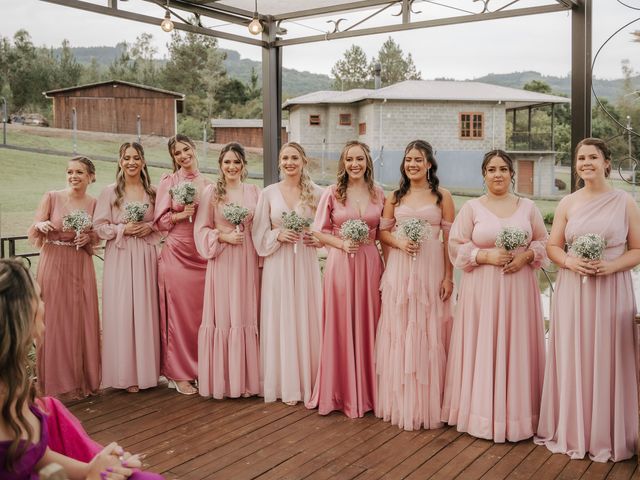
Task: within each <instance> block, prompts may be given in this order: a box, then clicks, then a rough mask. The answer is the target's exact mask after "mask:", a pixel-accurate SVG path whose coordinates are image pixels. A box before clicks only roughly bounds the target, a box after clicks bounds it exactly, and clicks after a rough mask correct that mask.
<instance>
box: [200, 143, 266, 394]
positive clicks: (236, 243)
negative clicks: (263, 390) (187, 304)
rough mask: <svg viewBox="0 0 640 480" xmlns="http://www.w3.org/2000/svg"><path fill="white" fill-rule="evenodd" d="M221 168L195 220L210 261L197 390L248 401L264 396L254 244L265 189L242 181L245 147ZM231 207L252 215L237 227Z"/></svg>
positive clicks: (232, 148) (228, 150)
mask: <svg viewBox="0 0 640 480" xmlns="http://www.w3.org/2000/svg"><path fill="white" fill-rule="evenodd" d="M218 164H219V166H220V173H219V174H218V181H217V183H216V184H215V185H209V186H207V188H206V189H205V190H204V193H203V195H202V201H201V204H200V210H199V212H198V215H197V216H196V220H195V222H196V223H195V232H194V234H195V240H196V247H197V249H198V252H200V255H202V257H204V258H206V259H207V260H208V262H207V270H206V283H205V289H204V310H203V313H202V317H201V320H202V325H201V326H200V330H199V332H198V379H199V380H198V388H199V390H200V395H202V396H205V397H209V396H211V397H213V398H223V397H240V396H243V397H248V396H251V395H258V394H260V364H259V362H260V353H259V351H258V349H259V340H258V299H259V289H260V279H259V273H258V254H257V253H256V250H255V248H254V247H253V242H252V240H251V222H252V220H253V212H254V210H255V208H256V203H257V201H258V195H259V194H260V189H259V188H258V187H257V186H256V185H252V184H248V183H244V182H243V180H244V179H245V178H247V174H248V171H247V159H246V155H245V152H244V148H242V145H240V144H238V143H229V144H228V145H225V147H224V148H223V149H222V150H221V151H220V157H219V159H218ZM232 203H233V204H236V205H239V206H242V207H245V208H246V209H248V210H249V215H248V216H247V217H246V218H245V219H244V221H243V222H242V224H240V225H238V228H236V226H235V225H233V224H231V223H229V221H228V220H227V219H225V217H224V215H223V209H224V207H225V205H226V204H232Z"/></svg>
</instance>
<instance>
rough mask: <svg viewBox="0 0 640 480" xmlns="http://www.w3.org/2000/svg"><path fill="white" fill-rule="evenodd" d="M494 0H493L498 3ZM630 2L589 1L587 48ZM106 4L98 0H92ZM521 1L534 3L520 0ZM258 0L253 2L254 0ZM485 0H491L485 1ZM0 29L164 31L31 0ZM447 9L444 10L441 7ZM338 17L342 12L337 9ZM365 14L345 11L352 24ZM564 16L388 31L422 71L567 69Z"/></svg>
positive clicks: (52, 41) (48, 35)
mask: <svg viewBox="0 0 640 480" xmlns="http://www.w3.org/2000/svg"><path fill="white" fill-rule="evenodd" d="M499 1H500V0H494V3H495V4H497V3H499ZM623 1H624V3H627V4H628V5H630V6H632V7H635V8H636V9H635V10H634V9H631V8H627V7H625V6H624V5H622V4H621V3H620V2H619V1H618V0H593V3H594V13H593V24H594V25H593V50H594V54H595V52H596V51H597V49H598V48H599V47H600V45H601V44H602V43H603V42H604V41H605V40H606V39H607V38H608V37H609V35H611V34H612V33H613V32H614V31H616V30H617V29H618V28H620V27H622V26H623V25H625V24H626V23H628V22H631V21H633V20H635V19H639V18H640V0H623ZM94 2H95V3H100V4H102V5H104V4H106V0H94ZM442 3H448V4H450V5H456V6H460V7H464V8H468V9H469V10H474V11H476V10H478V8H479V6H478V5H479V3H474V2H472V0H447V2H444V1H443V2H442ZM522 3H523V6H527V5H530V4H535V1H534V0H522ZM259 4H260V2H259V1H258V5H259ZM414 5H415V6H414V9H415V10H421V11H422V14H421V15H422V16H420V15H418V17H419V19H422V18H425V19H426V18H430V17H428V15H429V14H432V15H435V14H436V13H441V12H436V11H435V10H434V9H437V8H438V7H434V5H433V4H426V3H423V2H421V1H419V0H418V1H416V2H415V4H414ZM490 5H491V4H490ZM124 6H125V7H124V8H127V9H131V10H136V11H140V12H144V13H146V14H149V15H154V16H158V17H159V18H160V17H161V16H162V13H163V12H162V11H161V10H160V9H159V7H157V6H154V5H152V4H149V3H148V2H143V1H142V0H130V1H129V2H128V3H127V4H124ZM0 12H1V14H0V35H2V36H6V37H11V36H13V34H14V33H15V31H16V30H18V29H20V28H24V29H26V30H27V31H28V32H29V33H30V34H31V37H32V39H33V42H34V43H35V44H36V45H47V46H59V45H60V43H61V42H62V40H63V39H65V38H66V39H68V40H69V41H70V42H71V45H72V46H97V45H109V46H112V45H115V44H116V43H118V42H120V41H128V42H132V41H134V40H135V38H136V36H138V35H140V34H141V33H143V32H148V33H151V34H152V35H153V37H154V42H155V44H156V46H157V48H158V56H160V57H162V56H164V55H166V42H167V40H168V35H167V34H165V33H163V32H162V31H161V30H160V28H159V27H154V26H153V25H147V24H141V23H137V22H133V21H130V20H124V19H118V18H112V17H108V16H105V15H100V14H94V13H90V12H83V11H80V10H76V9H73V8H69V7H63V6H59V5H53V4H49V3H45V2H41V1H39V0H0ZM448 12H449V13H448V14H446V15H447V16H449V15H451V10H448ZM341 16H342V15H341ZM364 16H366V13H364V12H359V13H357V14H353V15H351V16H346V17H347V21H346V22H345V23H344V25H345V26H348V25H349V22H351V23H353V22H355V21H357V20H359V19H361V18H362V17H364ZM203 23H204V24H205V25H206V26H208V27H215V28H221V29H225V28H229V27H225V26H220V25H217V24H216V23H215V20H211V19H207V20H206V21H204V22H203ZM286 27H287V28H288V29H289V30H290V31H292V32H293V31H298V32H305V33H306V34H308V35H313V34H317V33H318V32H317V31H315V30H313V29H314V28H315V29H326V28H327V25H326V19H315V20H307V21H304V22H302V24H301V25H291V24H290V25H286ZM633 30H640V20H639V21H637V22H635V23H634V24H632V25H631V26H630V27H628V28H626V29H625V30H623V31H622V32H621V33H620V34H618V35H617V36H616V38H615V39H614V40H612V41H611V42H609V43H608V44H607V46H606V47H605V48H604V49H603V51H602V53H601V54H600V57H599V60H598V62H597V64H596V68H595V72H594V73H595V75H596V76H597V77H600V78H619V77H620V76H621V69H620V62H621V61H622V60H623V59H625V58H626V59H629V60H630V61H631V65H632V67H634V69H635V70H636V71H640V43H633V42H631V41H630V40H631V38H632V37H631V35H630V32H632V31H633ZM570 33H571V18H570V15H569V14H568V13H564V12H562V13H554V14H546V15H538V16H531V17H522V18H515V19H507V20H494V21H490V22H479V23H475V24H466V25H458V26H447V27H437V28H430V29H423V30H413V31H407V32H401V33H394V34H392V36H393V38H394V39H395V40H396V41H397V42H398V43H399V44H400V45H401V47H402V48H403V50H404V51H405V52H410V53H411V54H412V56H413V58H414V62H415V64H416V66H417V68H418V69H419V70H420V71H421V72H422V77H423V78H436V77H447V78H456V79H468V78H474V77H479V76H482V75H485V74H488V73H508V72H513V71H523V70H535V71H539V72H541V73H543V74H545V75H558V76H564V75H567V74H568V73H569V71H570V68H571V63H570V60H571V56H570ZM387 36H388V34H385V35H376V36H370V37H356V38H349V39H345V40H333V41H328V42H326V41H325V42H319V43H312V44H307V45H302V46H292V47H286V48H285V49H284V54H283V62H284V66H285V67H288V68H295V69H298V70H307V71H311V72H316V73H324V74H329V73H330V71H331V67H332V65H333V64H334V63H335V61H336V60H337V59H339V58H340V57H341V55H342V52H344V51H345V50H346V49H347V48H349V47H350V46H351V44H353V43H356V44H358V45H360V46H361V47H363V48H364V50H365V52H366V53H367V54H368V56H369V57H371V56H373V55H375V54H376V53H377V51H378V49H379V48H380V45H381V44H382V43H383V42H384V40H385V39H386V38H387ZM220 46H222V47H224V48H229V49H234V50H237V51H239V52H240V54H241V55H242V56H243V57H246V58H252V59H255V60H259V59H260V54H261V53H260V49H259V48H257V47H252V46H247V45H244V44H240V43H236V42H229V41H223V40H221V41H220Z"/></svg>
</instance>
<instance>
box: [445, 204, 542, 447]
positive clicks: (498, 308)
mask: <svg viewBox="0 0 640 480" xmlns="http://www.w3.org/2000/svg"><path fill="white" fill-rule="evenodd" d="M507 226H511V227H517V228H519V229H521V230H524V231H525V232H526V233H527V234H528V239H529V242H530V243H529V245H528V246H527V247H526V248H528V249H531V250H532V251H533V253H534V260H533V262H532V263H531V264H528V265H524V266H523V267H522V268H521V269H520V270H519V271H517V272H515V273H502V268H501V267H497V266H494V265H478V264H477V263H476V261H475V258H476V255H477V252H478V250H479V249H490V248H494V247H495V240H496V237H497V235H498V233H499V232H500V230H501V229H502V228H504V227H507ZM546 240H547V231H546V229H545V226H544V221H543V220H542V216H541V215H540V212H539V211H538V209H537V208H536V206H535V204H534V203H533V202H532V201H531V200H529V199H526V198H520V200H519V205H518V208H517V210H516V211H515V212H514V213H513V215H511V216H509V217H507V218H501V217H498V216H496V215H495V214H494V213H492V212H491V211H490V210H488V209H487V208H486V207H485V206H484V205H483V204H482V203H481V201H480V199H473V200H469V201H468V202H467V203H465V204H464V206H463V207H462V209H461V210H460V213H459V214H458V216H457V217H456V219H455V221H454V222H453V226H452V227H451V234H450V235H449V253H450V257H451V261H452V263H453V265H454V267H456V268H459V269H462V270H463V273H462V280H461V282H460V289H459V294H458V304H457V306H456V313H455V318H454V321H453V330H452V332H451V344H450V345H449V357H448V359H447V373H446V379H445V391H444V400H443V406H442V419H443V420H444V421H445V422H447V423H449V425H456V426H457V429H458V430H459V431H461V432H468V433H469V434H471V435H473V436H475V437H479V438H486V439H489V440H493V441H494V442H504V441H505V440H508V441H511V442H517V441H520V440H523V439H525V438H529V437H531V436H533V434H534V433H535V432H536V428H537V426H538V414H539V409H540V395H541V391H542V379H543V372H544V355H545V351H544V323H543V316H542V306H541V300H540V291H539V289H538V284H537V281H536V276H535V269H536V268H539V267H540V266H541V265H542V264H543V263H544V262H546V261H547V256H546V251H545V244H546ZM521 248H522V247H521Z"/></svg>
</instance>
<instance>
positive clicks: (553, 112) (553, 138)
mask: <svg viewBox="0 0 640 480" xmlns="http://www.w3.org/2000/svg"><path fill="white" fill-rule="evenodd" d="M555 107H556V104H555V103H552V104H551V151H552V152H555V151H556V130H555V125H556V121H555V117H556V108H555Z"/></svg>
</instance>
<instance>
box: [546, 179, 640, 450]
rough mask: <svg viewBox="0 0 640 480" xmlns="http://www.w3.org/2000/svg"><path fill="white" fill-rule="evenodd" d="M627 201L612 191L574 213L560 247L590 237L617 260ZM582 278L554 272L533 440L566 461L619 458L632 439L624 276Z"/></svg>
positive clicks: (629, 299) (631, 309) (628, 300)
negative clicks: (562, 455)
mask: <svg viewBox="0 0 640 480" xmlns="http://www.w3.org/2000/svg"><path fill="white" fill-rule="evenodd" d="M627 199H628V194H627V193H625V192H623V191H621V190H613V191H611V192H607V193H604V194H601V195H599V196H598V197H596V198H594V199H592V200H590V201H589V202H587V203H586V204H584V205H582V206H580V207H578V208H577V209H576V210H575V211H574V212H572V213H571V214H570V216H569V218H568V221H567V225H566V227H565V232H564V236H565V241H566V242H567V243H568V244H570V243H572V242H573V240H574V239H575V238H576V237H578V236H580V235H585V234H587V233H597V234H600V235H601V236H602V237H603V238H604V239H605V240H606V242H607V246H606V249H605V252H604V260H606V261H613V260H615V259H616V258H618V257H619V256H620V255H622V254H623V253H624V252H625V250H626V242H627V233H628V230H629V225H628V216H627ZM569 255H573V253H571V252H570V253H569ZM582 278H583V277H582V276H581V275H579V274H577V273H575V272H572V271H571V270H568V269H566V268H561V269H560V272H559V273H558V277H557V281H556V291H555V294H554V296H553V303H552V306H551V329H550V332H549V346H548V354H547V357H548V360H547V365H546V370H545V376H544V388H543V391H542V407H541V411H540V424H539V426H538V437H537V438H536V442H537V443H540V444H545V445H546V446H547V448H548V449H549V450H551V451H552V452H554V453H566V454H567V455H569V456H571V458H583V457H584V456H585V454H587V453H588V454H589V457H590V458H591V460H594V461H597V462H606V461H607V460H613V461H619V460H624V459H626V458H631V457H632V456H633V455H634V454H635V449H636V443H637V441H638V396H637V390H636V375H637V372H636V367H635V365H636V363H635V354H634V331H633V330H634V327H633V318H634V314H635V313H636V305H635V298H634V293H633V284H632V280H631V273H630V272H629V271H628V270H627V271H625V272H616V273H613V274H610V275H605V276H598V277H586V280H585V281H584V282H583V279H582Z"/></svg>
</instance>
